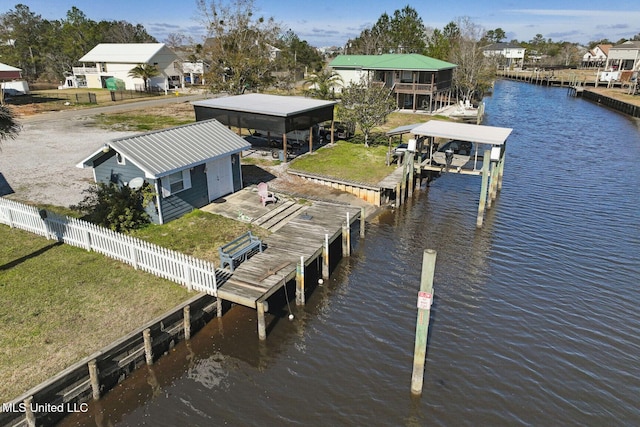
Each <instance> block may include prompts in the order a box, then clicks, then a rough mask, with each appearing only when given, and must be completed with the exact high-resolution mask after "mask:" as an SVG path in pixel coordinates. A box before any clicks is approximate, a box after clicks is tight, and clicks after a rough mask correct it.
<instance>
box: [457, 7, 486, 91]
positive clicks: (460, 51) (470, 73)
mask: <svg viewBox="0 0 640 427" xmlns="http://www.w3.org/2000/svg"><path fill="white" fill-rule="evenodd" d="M456 26H457V28H458V30H459V32H458V37H457V39H455V40H454V41H453V43H452V47H451V52H450V61H451V62H453V63H454V64H456V65H457V67H456V69H455V70H454V73H453V82H454V86H455V87H456V90H457V92H458V97H459V98H460V99H469V100H471V99H473V98H474V97H476V96H477V95H480V94H481V93H482V92H483V91H484V90H485V89H486V88H487V87H489V85H490V84H491V80H492V76H493V73H494V70H493V68H492V67H491V64H490V61H489V60H488V59H487V57H486V56H485V55H484V54H483V52H482V50H481V46H480V40H481V39H482V36H483V34H484V30H483V29H482V27H481V26H479V25H477V24H475V23H473V22H472V21H471V19H470V18H468V17H463V18H459V19H458V20H457V23H456Z"/></svg>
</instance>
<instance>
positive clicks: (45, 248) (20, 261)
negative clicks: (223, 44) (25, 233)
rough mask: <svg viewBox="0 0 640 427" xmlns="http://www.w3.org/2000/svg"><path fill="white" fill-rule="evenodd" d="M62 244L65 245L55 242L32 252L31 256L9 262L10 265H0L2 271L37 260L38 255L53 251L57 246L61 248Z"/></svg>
mask: <svg viewBox="0 0 640 427" xmlns="http://www.w3.org/2000/svg"><path fill="white" fill-rule="evenodd" d="M62 244H63V243H62V242H55V243H52V244H50V245H48V246H45V247H43V248H40V249H38V250H37V251H33V252H31V253H30V254H28V255H25V256H23V257H20V258H18V259H15V260H13V261H11V262H8V263H6V264H4V265H0V271H5V270H9V269H12V268H13V267H15V266H17V265H20V264H22V263H23V262H25V261H28V260H30V259H31V258H35V257H37V256H38V255H42V254H43V253H45V252H47V251H48V250H49V249H53V248H55V247H56V246H60V245H62Z"/></svg>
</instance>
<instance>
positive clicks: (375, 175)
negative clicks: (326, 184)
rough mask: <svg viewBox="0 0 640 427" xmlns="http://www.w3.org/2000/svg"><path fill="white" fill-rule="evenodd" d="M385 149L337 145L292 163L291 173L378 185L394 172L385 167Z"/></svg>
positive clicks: (345, 144) (390, 168)
mask: <svg viewBox="0 0 640 427" xmlns="http://www.w3.org/2000/svg"><path fill="white" fill-rule="evenodd" d="M386 153H387V146H386V145H377V146H373V147H368V148H367V147H365V146H364V144H358V143H351V142H348V141H338V142H337V143H336V144H334V145H328V146H326V147H322V148H320V149H319V150H318V151H316V152H314V153H312V154H310V155H308V156H304V157H300V158H297V159H295V160H293V161H292V162H291V165H290V167H291V169H295V170H300V171H304V172H309V173H315V174H320V175H325V176H331V177H333V178H338V179H346V180H350V181H356V182H363V183H367V184H371V185H375V184H377V183H378V182H380V180H382V179H383V178H384V177H386V176H387V175H389V174H390V173H391V172H393V170H394V169H395V167H394V166H386Z"/></svg>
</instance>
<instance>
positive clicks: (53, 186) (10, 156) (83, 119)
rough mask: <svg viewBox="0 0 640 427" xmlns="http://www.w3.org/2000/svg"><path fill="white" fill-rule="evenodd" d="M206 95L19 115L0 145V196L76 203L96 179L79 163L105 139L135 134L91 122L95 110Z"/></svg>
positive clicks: (151, 103) (129, 108)
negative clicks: (16, 129) (17, 127)
mask: <svg viewBox="0 0 640 427" xmlns="http://www.w3.org/2000/svg"><path fill="white" fill-rule="evenodd" d="M202 98H204V97H203V96H202V95H196V96H190V97H181V98H179V99H178V100H175V99H159V100H153V101H145V102H137V103H133V104H127V105H112V106H107V107H98V108H93V109H90V110H88V109H85V110H69V111H61V112H54V113H43V114H39V115H36V116H30V117H24V118H18V121H19V123H20V124H21V125H22V131H21V132H20V133H19V134H18V136H17V138H16V139H8V140H5V141H2V145H1V146H0V196H3V197H7V198H9V199H14V200H18V201H24V202H32V203H41V204H51V205H57V206H70V205H73V204H77V203H78V202H80V201H81V200H82V199H83V198H84V195H83V194H82V191H83V190H85V189H86V188H88V187H89V185H90V184H93V182H94V181H93V172H92V169H80V168H77V167H76V165H77V164H78V163H79V162H80V161H82V160H84V159H85V158H87V157H89V156H90V155H91V154H92V153H93V152H95V151H96V150H98V149H99V148H100V147H101V146H102V145H103V144H104V143H105V142H107V141H109V140H112V139H115V138H121V137H125V136H130V135H134V134H135V133H136V132H116V131H109V130H104V129H100V128H97V127H93V126H92V124H93V123H94V119H93V118H92V117H93V116H94V115H96V114H99V113H103V112H117V111H125V110H133V109H140V108H145V107H146V106H158V105H164V104H169V103H176V102H188V101H191V100H194V99H202Z"/></svg>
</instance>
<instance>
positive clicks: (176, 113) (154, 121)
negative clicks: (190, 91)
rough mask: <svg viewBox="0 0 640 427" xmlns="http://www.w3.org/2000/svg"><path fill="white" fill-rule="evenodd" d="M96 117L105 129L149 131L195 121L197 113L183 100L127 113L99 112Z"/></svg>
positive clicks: (100, 125)
mask: <svg viewBox="0 0 640 427" xmlns="http://www.w3.org/2000/svg"><path fill="white" fill-rule="evenodd" d="M95 119H96V124H97V125H98V126H99V127H101V128H103V129H110V130H117V131H134V132H148V131H152V130H159V129H166V128H170V127H175V126H181V125H186V124H189V123H194V122H195V121H196V113H195V110H194V109H193V105H191V104H190V103H188V102H183V103H179V104H170V105H163V106H161V107H152V108H147V109H144V110H134V111H128V112H126V113H117V114H98V115H96V116H95Z"/></svg>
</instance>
